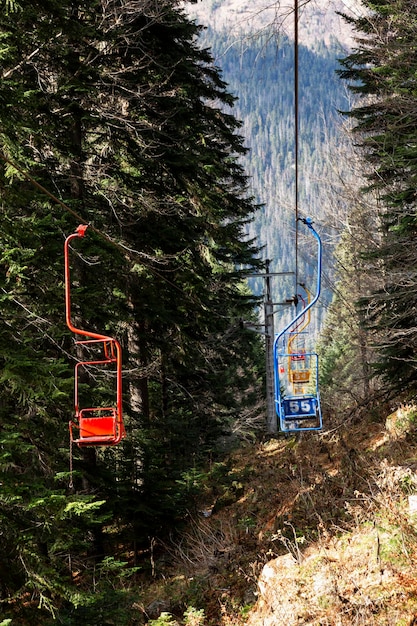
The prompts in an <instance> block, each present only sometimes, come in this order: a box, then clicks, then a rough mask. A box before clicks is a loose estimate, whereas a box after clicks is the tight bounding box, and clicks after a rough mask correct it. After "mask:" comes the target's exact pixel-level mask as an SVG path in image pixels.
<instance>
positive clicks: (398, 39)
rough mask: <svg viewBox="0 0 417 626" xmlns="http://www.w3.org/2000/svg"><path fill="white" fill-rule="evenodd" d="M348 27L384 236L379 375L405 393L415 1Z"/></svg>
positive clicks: (410, 362)
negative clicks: (353, 34) (354, 39)
mask: <svg viewBox="0 0 417 626" xmlns="http://www.w3.org/2000/svg"><path fill="white" fill-rule="evenodd" d="M364 5H365V8H367V9H369V11H370V12H369V14H367V15H366V17H363V18H358V19H351V20H350V21H351V22H352V24H353V25H354V27H355V28H356V30H357V31H358V33H359V37H358V40H357V47H356V49H355V50H354V51H353V53H352V54H351V55H349V56H348V57H347V58H346V59H344V60H343V61H342V65H343V70H341V71H340V75H341V76H342V78H344V79H347V80H349V81H350V88H351V90H352V91H353V92H354V93H356V94H358V96H359V101H358V103H357V104H356V105H355V106H354V107H353V109H352V110H351V111H350V112H349V115H350V117H351V118H352V119H353V121H354V123H355V125H356V128H355V133H356V137H357V141H358V143H360V145H361V146H362V148H363V156H364V159H365V161H366V162H367V163H368V167H369V173H368V187H367V188H368V190H375V191H376V192H378V194H379V196H380V201H381V205H380V206H381V210H380V219H381V223H382V231H381V233H382V237H381V242H380V245H379V246H378V249H377V250H376V251H372V255H373V258H374V259H375V270H376V271H377V272H379V276H380V280H381V283H382V287H381V288H380V289H378V290H376V291H375V292H374V294H373V295H372V296H371V297H370V298H368V299H366V301H365V302H364V305H365V306H366V307H367V310H368V311H371V314H369V315H368V322H369V325H370V326H372V327H373V328H374V330H375V331H376V332H378V334H379V337H378V343H379V354H380V357H381V359H380V361H379V363H378V369H379V370H380V371H381V372H382V373H383V375H384V376H385V378H386V380H387V381H389V382H390V384H391V385H392V386H393V387H394V388H396V389H399V390H402V391H406V390H407V389H415V383H416V375H415V366H414V353H415V347H416V338H417V337H416V333H415V328H416V316H415V300H416V284H417V282H416V279H417V274H416V256H415V253H414V239H415V234H416V202H415V188H416V176H417V170H416V165H415V164H416V158H415V157H416V149H415V145H416V117H415V106H414V104H415V84H414V83H415V70H416V67H415V55H414V48H415V44H416V24H417V23H416V15H415V6H414V3H413V2H410V1H408V0H401V1H400V2H395V3H391V2H376V3H375V2H365V3H364Z"/></svg>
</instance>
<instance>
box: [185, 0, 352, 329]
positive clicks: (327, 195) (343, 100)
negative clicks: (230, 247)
mask: <svg viewBox="0 0 417 626" xmlns="http://www.w3.org/2000/svg"><path fill="white" fill-rule="evenodd" d="M338 9H344V10H345V11H346V10H349V7H347V6H346V5H345V4H344V3H327V2H322V3H316V2H314V3H308V4H307V5H306V6H305V7H304V8H302V9H301V10H300V15H299V73H298V83H299V198H298V202H299V209H300V213H301V214H302V215H304V216H305V215H310V216H312V217H313V219H314V220H315V223H316V226H317V229H318V230H319V232H320V233H321V235H322V237H323V240H324V242H325V248H324V250H325V262H324V274H325V276H324V278H325V287H326V289H325V292H324V294H323V297H322V300H321V303H320V306H319V309H318V317H319V319H320V320H322V319H323V311H322V310H321V307H325V306H326V305H327V303H328V301H329V300H330V298H331V290H332V287H333V278H334V271H333V268H332V264H333V261H332V252H333V246H334V244H335V242H336V240H337V237H338V235H339V234H340V231H341V224H342V222H343V219H344V215H345V213H346V204H345V201H344V199H343V198H342V195H341V194H340V193H339V191H340V188H341V179H342V178H344V179H346V178H349V176H350V171H349V163H348V162H346V161H345V155H344V154H343V152H344V147H343V146H345V145H346V138H345V132H344V129H343V127H342V126H343V124H342V119H341V117H340V115H339V111H340V110H346V108H348V96H347V93H346V89H345V86H344V85H343V84H342V82H341V81H340V79H339V78H338V77H337V76H336V74H335V70H336V69H337V68H338V67H339V65H338V58H340V57H341V56H343V55H344V53H345V52H346V50H347V46H348V45H350V43H351V30H350V28H349V26H348V25H346V24H344V22H343V21H342V20H341V19H340V18H339V17H338V16H337V14H336V10H338ZM187 11H189V12H190V14H191V15H192V16H193V18H194V19H196V21H197V23H200V24H203V25H204V26H205V30H204V32H203V34H202V35H201V45H203V46H208V47H210V49H211V50H212V52H213V56H214V59H215V61H216V63H217V64H218V65H219V67H220V68H221V70H222V74H223V77H224V79H225V80H226V82H227V83H228V85H229V88H230V90H231V92H232V93H233V94H234V95H235V96H236V98H237V101H236V103H235V106H234V111H235V115H236V117H237V118H238V119H241V120H242V121H243V126H242V134H243V136H244V140H245V145H246V146H247V147H248V148H249V153H248V154H247V156H246V157H243V158H242V163H243V164H244V167H245V170H246V171H247V173H248V175H249V176H250V183H251V190H252V192H253V193H254V195H255V197H256V199H257V200H258V201H259V202H260V203H262V204H263V207H264V208H263V209H262V210H261V211H260V212H258V214H257V216H256V219H255V222H254V224H253V226H251V227H250V234H251V235H255V236H256V237H257V240H258V242H259V244H260V245H263V246H265V247H264V250H263V252H262V255H263V257H264V258H269V259H271V260H272V269H273V270H275V271H286V270H290V271H294V265H295V242H294V239H295V184H294V147H295V119H294V113H295V111H294V91H295V85H294V48H293V35H294V32H293V21H294V18H293V15H292V14H291V11H290V8H288V9H287V10H286V9H285V8H284V7H274V8H269V9H266V8H265V3H263V2H257V3H249V4H245V3H232V2H221V3H219V2H211V1H210V0H202V1H201V2H199V3H197V4H195V5H194V4H193V5H190V6H189V8H187ZM249 16H251V17H249ZM342 155H343V156H342ZM310 251H311V241H310V240H309V239H307V240H306V241H305V240H304V238H303V237H301V238H300V256H301V262H300V265H301V272H300V279H301V280H304V281H306V283H307V284H309V283H310V284H311V283H312V278H313V274H314V265H315V260H314V259H312V257H311V254H310ZM261 288H262V285H261V283H258V284H257V285H256V286H255V289H256V290H257V291H260V290H261ZM293 290H294V286H293V284H292V282H291V279H287V280H285V279H280V280H279V281H278V280H276V281H275V282H274V291H275V296H276V300H277V301H281V300H282V299H283V298H286V297H291V296H292V294H293ZM319 324H321V322H319Z"/></svg>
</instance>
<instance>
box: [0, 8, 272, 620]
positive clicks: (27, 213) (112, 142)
mask: <svg viewBox="0 0 417 626" xmlns="http://www.w3.org/2000/svg"><path fill="white" fill-rule="evenodd" d="M0 24H1V26H0V28H1V32H2V40H1V44H0V54H1V58H2V67H3V80H2V82H1V85H0V102H1V105H2V106H1V111H0V120H1V136H0V146H1V152H2V154H3V155H4V157H5V158H6V160H7V161H6V163H7V165H6V167H5V168H4V169H3V170H2V171H1V174H0V175H1V188H0V189H1V227H0V244H1V252H0V267H1V273H0V289H1V291H0V306H1V317H2V325H1V329H0V333H1V336H2V348H1V349H0V362H1V372H2V374H1V380H2V388H1V392H0V393H1V395H0V398H1V406H0V411H1V418H2V424H3V430H2V434H1V439H2V441H1V443H2V449H3V451H4V454H3V457H2V464H1V474H2V482H3V485H4V491H3V496H2V498H3V509H2V516H3V520H2V521H3V525H4V526H5V527H7V529H8V531H7V535H4V538H5V541H4V542H3V543H2V551H3V554H2V556H3V557H4V558H3V559H2V567H3V568H4V570H5V571H4V574H5V575H4V577H2V585H3V587H2V596H3V599H4V601H5V602H6V601H7V600H8V599H9V598H11V597H15V598H16V599H18V600H19V602H20V606H22V607H23V606H24V605H23V603H22V602H21V599H22V598H23V597H24V596H25V594H26V593H30V594H31V598H32V602H33V604H31V603H29V604H28V605H27V608H26V609H24V610H25V611H27V614H25V616H23V617H22V619H26V623H30V617H29V616H30V611H31V609H32V607H34V606H35V605H38V604H40V605H41V608H43V609H44V610H45V611H52V612H53V611H54V608H53V607H54V606H55V607H59V610H60V614H61V616H62V617H63V618H64V616H65V619H67V618H68V619H73V620H75V622H74V623H80V622H81V621H82V623H85V624H88V623H90V621H89V620H92V621H93V622H94V623H97V615H98V614H99V609H100V607H101V608H103V607H105V608H106V616H107V617H109V615H110V614H112V611H113V610H116V611H117V607H119V613H118V623H120V624H122V623H123V622H122V619H121V612H120V611H121V607H122V604H123V601H122V598H123V597H125V595H123V593H122V592H123V590H122V589H119V590H118V589H117V585H115V584H114V581H113V580H112V577H111V572H113V573H114V572H116V573H117V572H118V571H119V570H120V569H121V568H122V569H123V568H124V567H125V566H124V565H123V563H122V565H117V563H115V562H110V561H109V560H108V557H109V556H111V557H113V556H114V557H116V559H117V557H118V556H119V550H120V546H121V545H122V541H123V539H124V540H125V541H126V542H127V541H130V542H131V543H130V544H129V547H130V548H131V547H132V546H137V545H139V544H140V543H141V542H143V541H144V540H145V539H146V540H147V537H148V535H149V532H150V529H152V531H153V532H157V531H160V532H162V531H163V528H164V525H167V524H168V523H170V522H171V521H172V519H173V517H174V516H180V515H181V511H182V507H183V506H184V505H185V497H186V496H187V493H184V489H183V487H181V484H180V479H181V476H182V475H183V473H184V472H186V471H187V470H189V469H190V468H192V467H193V466H194V465H195V464H196V463H199V462H201V460H202V459H204V455H205V454H206V453H207V451H208V450H209V449H212V448H213V446H214V445H215V442H216V440H217V438H218V436H219V434H220V433H222V432H224V431H226V432H227V431H228V429H229V426H230V421H231V420H233V418H234V417H235V416H236V415H237V414H238V412H239V410H240V406H239V403H240V402H247V401H249V400H250V398H249V396H248V394H246V393H245V390H246V389H247V388H248V387H249V385H252V387H253V386H254V385H257V384H258V383H259V376H260V373H259V365H258V362H257V359H258V356H257V355H258V349H257V346H258V342H257V340H256V338H255V337H248V336H247V335H242V334H241V333H240V332H239V327H238V324H237V322H236V320H237V319H239V317H242V316H245V314H246V313H247V312H250V311H251V310H252V308H253V304H254V299H253V298H252V297H251V296H249V295H247V294H246V293H244V292H242V281H243V280H244V278H245V276H246V274H247V272H248V271H249V269H250V268H252V267H253V266H256V265H258V264H259V261H257V260H256V254H257V252H258V251H257V248H256V246H255V245H254V243H253V242H251V241H248V240H247V239H246V238H245V229H246V224H247V223H248V222H249V221H250V220H251V219H252V216H253V213H254V211H255V209H256V206H255V205H254V203H253V201H252V199H251V198H250V197H248V194H247V189H246V183H247V181H246V176H245V174H244V172H243V170H242V167H241V165H240V164H239V162H238V157H239V155H241V154H243V153H244V148H243V142H242V139H241V137H240V136H239V135H238V131H239V127H240V125H239V123H238V122H237V121H236V119H235V118H234V117H233V116H232V115H231V114H226V113H224V112H222V111H221V110H220V108H219V106H218V103H219V102H220V103H229V104H232V103H233V98H232V96H231V95H230V94H229V93H228V91H227V88H226V85H225V83H224V82H223V81H222V79H221V77H220V75H219V72H218V70H217V69H216V68H214V67H213V65H212V59H211V57H210V54H209V53H208V52H207V51H205V50H200V49H199V48H198V46H197V44H196V37H197V33H198V28H197V27H196V26H195V25H194V24H192V23H190V22H189V21H188V20H187V19H186V17H185V15H184V14H183V12H182V11H181V10H180V9H179V8H178V6H177V3H176V2H172V1H164V2H158V3H155V2H150V1H148V0H140V1H139V0H138V1H136V0H130V1H126V2H99V1H98V0H95V1H93V2H90V1H89V2H87V1H85V0H80V1H78V2H76V3H74V2H69V1H66V0H64V1H63V2H57V1H55V0H51V1H50V2H48V3H44V2H36V1H35V2H30V3H29V2H27V1H26V0H22V1H21V2H19V3H18V2H10V3H8V4H7V10H5V11H3V12H2V14H1V17H0ZM13 162H17V163H18V164H19V166H20V167H21V168H22V170H24V171H25V172H27V173H29V175H30V176H31V180H30V179H28V178H27V177H26V176H25V175H24V174H23V173H22V172H21V171H20V170H17V169H16V168H15V167H13V165H12V164H11V163H13ZM33 180H35V182H36V183H37V184H38V185H39V184H40V185H42V187H43V188H46V189H47V190H50V191H51V192H52V193H53V194H54V195H55V196H56V197H57V198H58V199H59V201H60V203H59V202H55V201H54V200H53V199H52V198H51V197H50V196H48V195H46V194H45V193H44V192H43V191H42V190H41V188H40V187H39V186H36V185H34V184H33V182H32V181H33ZM64 205H65V206H64ZM65 207H67V208H68V210H66V209H65ZM76 216H80V217H81V218H82V221H83V222H84V223H86V224H87V223H89V224H91V229H90V234H89V235H88V236H87V237H86V239H85V241H83V243H82V246H77V249H76V250H75V249H74V252H73V257H74V258H73V261H72V262H73V277H74V285H73V302H74V314H75V315H76V316H77V319H79V320H80V321H81V322H82V324H84V325H85V327H89V328H91V329H98V330H100V329H103V330H104V329H105V330H106V332H108V333H109V334H111V335H112V336H113V335H114V336H117V337H119V338H120V339H121V341H122V343H123V347H124V354H125V368H126V370H128V371H129V374H128V375H127V377H126V382H125V408H126V414H127V430H128V436H127V438H126V440H125V442H124V444H123V446H120V448H119V449H118V450H111V451H109V450H106V451H104V452H98V453H96V452H95V450H87V451H86V452H83V453H82V454H81V452H77V451H76V452H75V458H74V469H75V473H74V484H75V487H76V493H74V494H70V493H68V490H67V484H68V483H67V479H68V475H67V472H66V470H67V468H68V444H67V438H68V435H67V422H68V419H69V418H70V417H71V402H72V385H73V366H74V363H75V360H76V357H77V354H76V351H75V350H74V346H73V343H72V339H71V337H70V335H69V333H68V330H67V329H66V327H65V323H64V306H63V260H62V246H63V241H64V238H65V236H66V235H68V234H70V233H71V232H73V231H74V229H75V227H76V226H77V225H78V222H79V220H78V217H76ZM74 248H75V247H74ZM241 268H244V269H241ZM245 268H246V269H245ZM242 388H243V390H242ZM81 490H82V492H81V493H80V491H81ZM110 528H111V529H112V530H111V532H108V530H109V529H110ZM119 528H120V530H122V531H123V534H120V533H117V532H115V530H118V529H119ZM23 530H24V532H23ZM97 568H99V570H97ZM97 571H100V572H101V577H100V581H101V583H100V585H99V587H98V588H97V587H96V588H95V590H94V592H93V591H92V588H91V587H90V586H89V585H90V584H91V585H92V581H93V580H95V579H96V573H97ZM74 572H77V574H75V573H74ZM125 573H126V572H125ZM78 580H79V582H78ZM74 581H75V583H78V587H77V586H76V584H74ZM119 591H120V593H119ZM130 605H132V602H131V603H130ZM25 606H26V605H25ZM88 607H90V608H88ZM114 607H115V608H114ZM100 610H101V609H100ZM13 611H14V608H13V606H12V607H11V608H10V614H13ZM22 611H23V608H22ZM46 619H47V618H46V617H45V621H44V623H47V622H46ZM77 620H78V622H77ZM94 620H95V621H94Z"/></svg>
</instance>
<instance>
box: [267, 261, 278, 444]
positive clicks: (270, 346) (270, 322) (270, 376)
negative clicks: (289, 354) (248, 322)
mask: <svg viewBox="0 0 417 626" xmlns="http://www.w3.org/2000/svg"><path fill="white" fill-rule="evenodd" d="M265 269H266V272H265V295H264V319H265V356H266V431H267V433H269V434H275V433H276V432H277V430H278V425H277V415H276V411H275V388H274V338H275V333H274V304H273V302H272V295H271V275H270V273H269V260H267V261H266V265H265Z"/></svg>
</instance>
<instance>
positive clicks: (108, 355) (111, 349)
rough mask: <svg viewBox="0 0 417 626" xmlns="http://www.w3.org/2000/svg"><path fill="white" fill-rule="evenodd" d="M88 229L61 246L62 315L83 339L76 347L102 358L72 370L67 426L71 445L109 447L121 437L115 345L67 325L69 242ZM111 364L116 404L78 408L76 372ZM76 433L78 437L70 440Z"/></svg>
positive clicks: (119, 361)
mask: <svg viewBox="0 0 417 626" xmlns="http://www.w3.org/2000/svg"><path fill="white" fill-rule="evenodd" d="M87 228H88V226H86V225H85V224H81V225H80V226H78V228H77V229H76V231H75V233H73V234H72V235H70V236H69V237H67V239H66V240H65V245H64V260H65V312H66V322H67V326H68V328H69V329H70V330H71V332H73V333H75V334H76V335H82V336H83V337H87V339H83V340H80V341H76V344H77V345H84V346H91V347H93V346H94V345H97V346H98V347H100V344H101V346H102V355H101V356H99V357H98V358H93V359H91V360H85V361H79V362H78V363H77V364H76V366H75V384H74V405H75V419H74V420H70V422H69V431H70V438H71V442H73V443H76V444H78V445H79V446H83V447H84V446H112V445H115V444H117V443H119V442H120V441H121V440H122V439H123V437H124V436H125V428H124V425H123V416H122V350H121V346H120V344H119V342H118V341H117V340H116V339H113V338H112V337H108V336H107V335H102V334H100V333H95V332H91V331H88V330H82V329H81V328H76V327H75V326H74V324H73V323H72V322H71V288H70V287H71V282H70V264H69V245H70V243H71V241H72V240H73V239H76V238H77V237H84V236H85V231H86V230H87ZM112 363H113V364H114V366H115V370H116V402H115V405H114V406H108V407H85V408H80V394H79V380H80V368H83V367H86V366H98V367H100V366H107V365H109V364H112ZM74 430H78V437H75V436H74V434H75V433H74Z"/></svg>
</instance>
